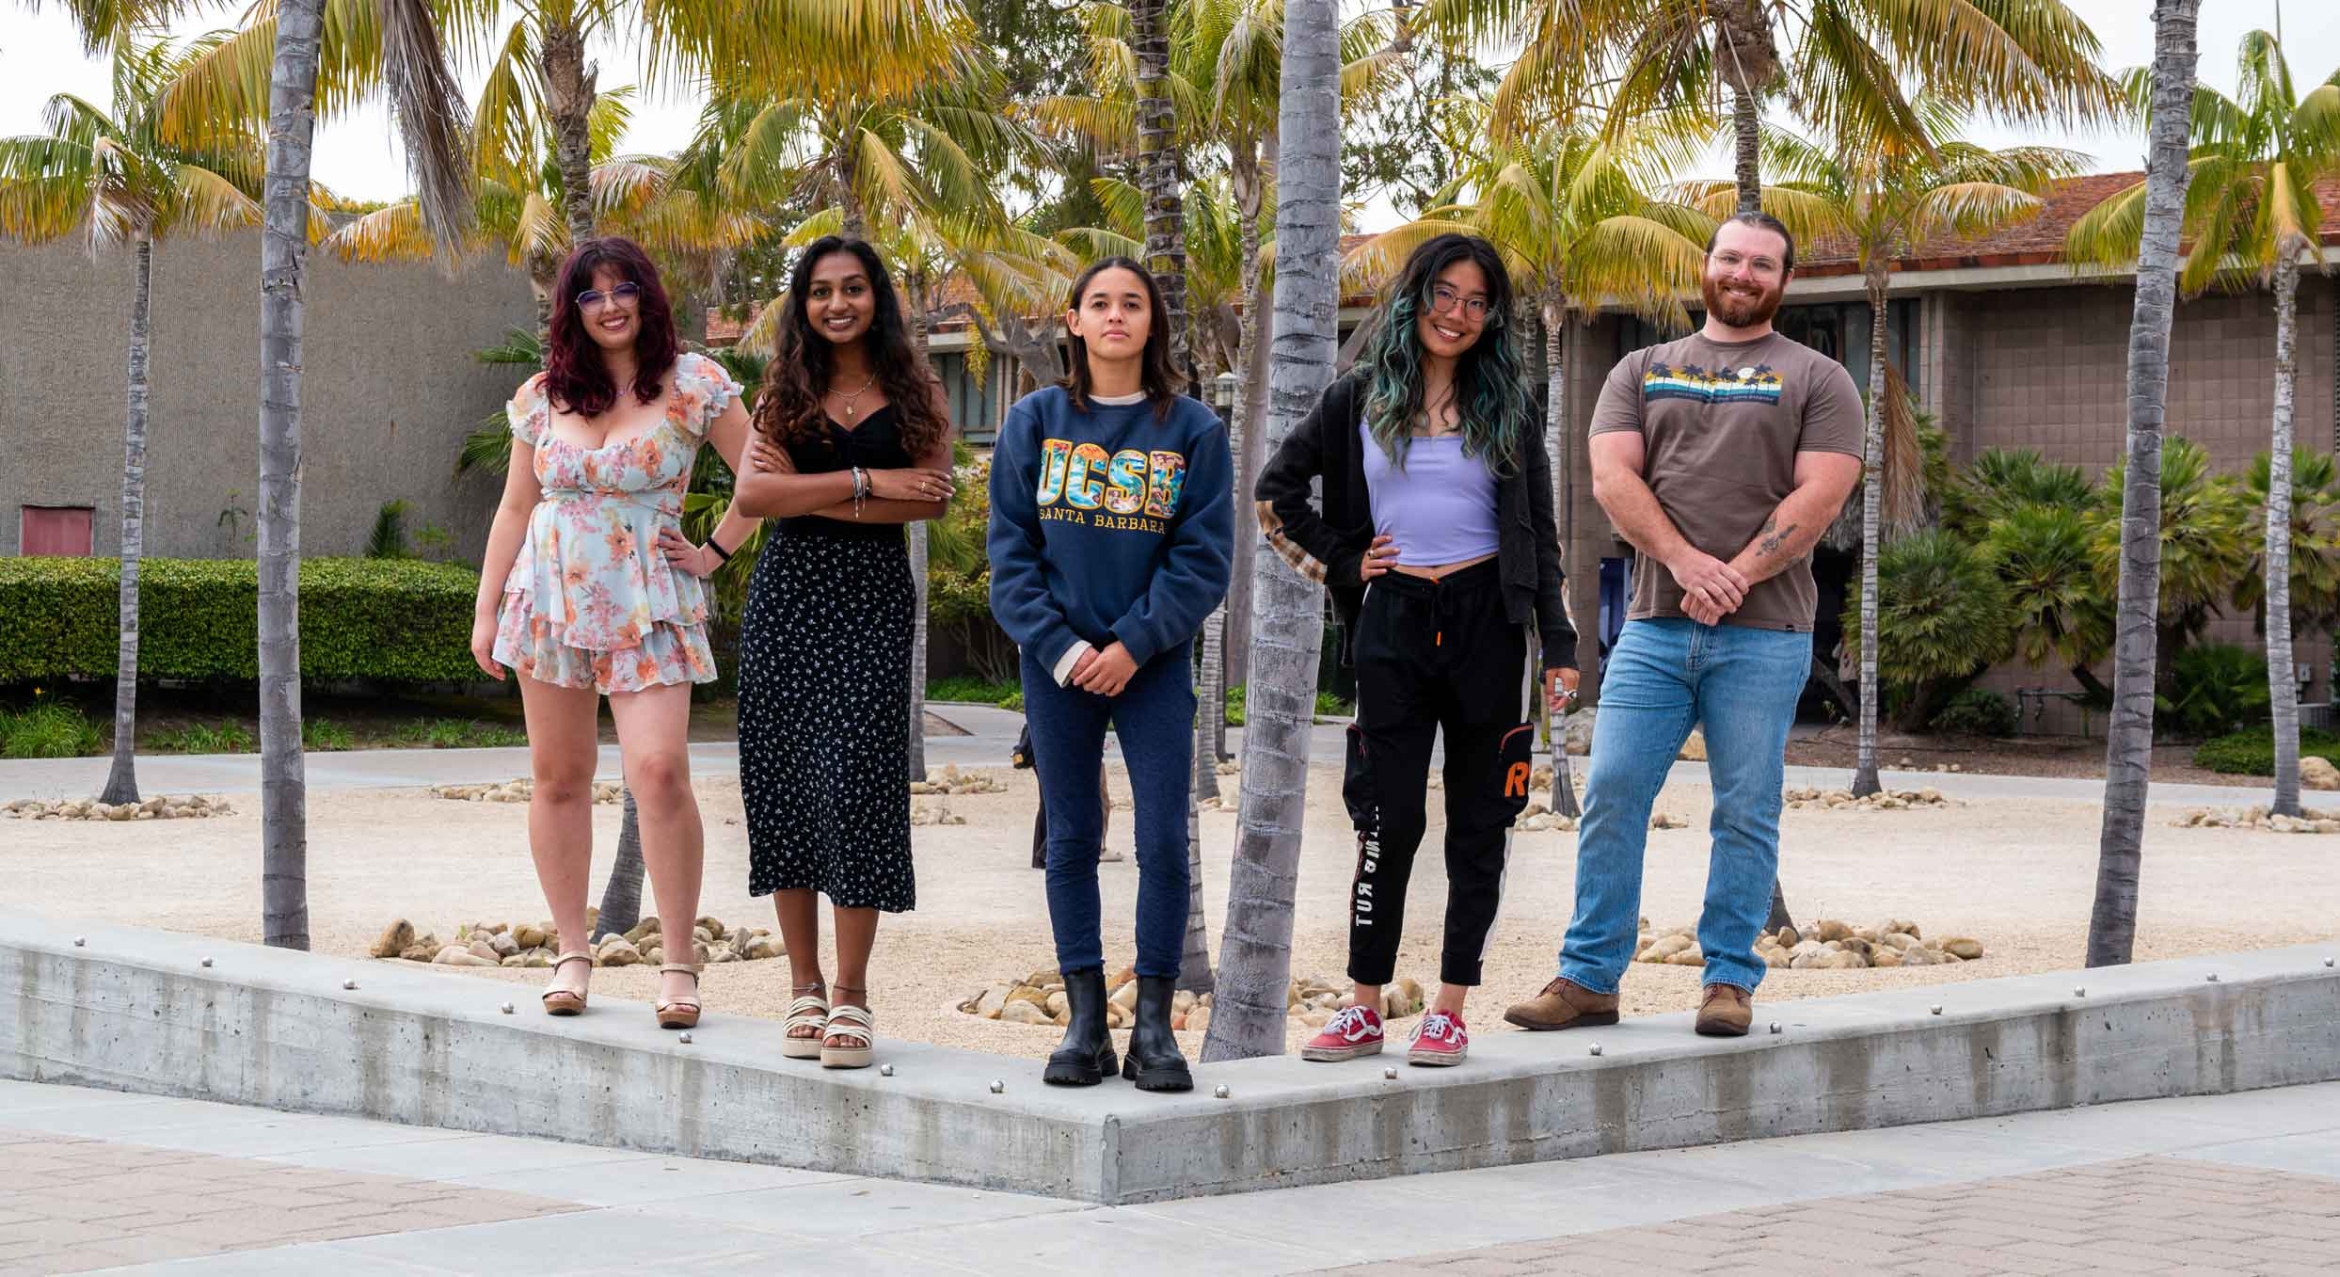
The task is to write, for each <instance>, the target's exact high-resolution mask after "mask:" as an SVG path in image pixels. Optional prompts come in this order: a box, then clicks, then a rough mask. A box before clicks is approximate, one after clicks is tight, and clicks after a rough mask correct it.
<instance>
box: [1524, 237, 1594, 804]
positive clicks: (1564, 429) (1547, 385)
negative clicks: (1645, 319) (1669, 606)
mask: <svg viewBox="0 0 2340 1277" xmlns="http://www.w3.org/2000/svg"><path fill="white" fill-rule="evenodd" d="M1543 319H1544V378H1545V380H1544V455H1545V456H1547V457H1550V458H1552V476H1553V478H1552V489H1553V491H1552V508H1553V509H1555V510H1559V511H1562V512H1563V514H1564V516H1567V517H1566V522H1567V524H1568V526H1567V527H1566V529H1565V530H1563V531H1562V532H1561V534H1560V553H1561V555H1562V557H1563V558H1565V557H1567V555H1568V554H1569V553H1570V552H1571V551H1573V550H1574V549H1575V548H1576V540H1575V535H1574V534H1575V531H1576V528H1575V522H1576V521H1575V519H1574V518H1573V516H1574V514H1575V513H1576V512H1575V511H1573V510H1570V509H1569V508H1568V498H1569V496H1570V495H1572V494H1573V492H1574V490H1575V485H1574V484H1572V483H1571V482H1570V481H1569V461H1570V457H1569V455H1568V432H1569V422H1568V344H1567V327H1568V290H1567V288H1566V287H1565V286H1564V285H1563V284H1562V283H1561V281H1560V280H1557V279H1555V280H1553V281H1552V282H1551V283H1550V284H1548V285H1546V286H1545V288H1544V298H1543ZM1565 566H1566V569H1567V570H1568V571H1569V572H1574V571H1575V570H1576V564H1574V563H1568V564H1566V565H1565ZM1592 641H1594V642H1598V641H1599V640H1598V639H1594V640H1592ZM1577 646H1578V647H1579V648H1582V647H1583V646H1584V643H1583V642H1579V643H1578V645H1577ZM1536 712H1537V713H1538V714H1540V715H1542V716H1543V718H1544V722H1545V736H1546V738H1547V739H1549V740H1550V741H1551V742H1552V802H1551V808H1552V810H1553V811H1555V812H1558V813H1559V814H1560V815H1563V816H1577V815H1581V814H1583V813H1582V812H1581V811H1580V810H1579V809H1578V807H1577V805H1576V780H1575V778H1574V777H1573V776H1570V775H1569V774H1568V743H1567V741H1566V739H1565V737H1566V736H1567V734H1568V728H1567V725H1566V723H1565V721H1564V720H1563V719H1561V718H1555V717H1553V715H1552V707H1551V703H1550V702H1549V701H1547V700H1546V699H1545V698H1544V697H1543V696H1541V695H1538V696H1537V697H1536Z"/></svg>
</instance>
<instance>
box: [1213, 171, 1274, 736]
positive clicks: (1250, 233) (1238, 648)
mask: <svg viewBox="0 0 2340 1277" xmlns="http://www.w3.org/2000/svg"><path fill="white" fill-rule="evenodd" d="M1229 168H1230V173H1229V181H1230V184H1231V186H1232V188H1233V191H1234V195H1235V212H1236V216H1237V217H1238V218H1239V219H1240V221H1241V224H1242V243H1243V258H1242V266H1241V268H1240V273H1239V274H1238V276H1237V287H1239V288H1240V289H1241V290H1242V294H1243V309H1242V312H1241V313H1240V314H1239V315H1238V316H1237V322H1236V329H1235V332H1236V336H1235V366H1234V368H1233V369H1232V370H1231V371H1233V372H1234V374H1235V403H1234V405H1233V407H1232V408H1231V409H1230V410H1229V412H1228V417H1227V435H1228V446H1229V447H1230V449H1232V451H1233V452H1234V454H1235V509H1236V510H1237V512H1238V513H1237V516H1236V519H1235V560H1234V564H1233V568H1234V571H1233V574H1232V580H1231V583H1230V584H1229V586H1228V589H1227V658H1226V671H1227V673H1226V679H1225V681H1226V682H1227V683H1241V682H1243V681H1244V680H1245V679H1246V678H1248V677H1249V676H1250V671H1251V558H1252V555H1253V554H1254V553H1255V552H1256V551H1257V549H1258V546H1259V529H1258V527H1257V526H1256V525H1255V522H1254V521H1253V520H1251V519H1249V518H1246V517H1244V516H1243V514H1242V513H1241V512H1244V511H1248V510H1250V509H1251V485H1252V484H1253V483H1254V482H1255V481H1256V480H1257V479H1258V476H1259V464H1260V460H1262V459H1264V458H1254V456H1253V455H1252V454H1253V453H1254V452H1256V451H1258V450H1257V449H1256V448H1254V447H1253V444H1254V443H1255V442H1256V440H1255V436H1257V435H1258V433H1259V420H1258V416H1257V414H1256V412H1255V411H1254V405H1253V396H1252V393H1251V392H1252V388H1253V386H1254V384H1255V382H1256V379H1257V376H1258V372H1259V367H1258V364H1259V360H1258V358H1257V354H1258V350H1259V340H1260V334H1261V333H1262V332H1263V331H1265V328H1264V322H1263V321H1264V320H1265V319H1266V316H1265V315H1263V314H1261V312H1262V311H1263V310H1265V309H1266V308H1267V289H1266V287H1265V285H1264V283H1263V282H1262V279H1261V276H1262V273H1263V272H1262V271H1261V270H1260V267H1259V230H1260V228H1259V222H1260V217H1261V214H1262V210H1263V208H1264V206H1265V204H1266V198H1265V197H1266V184H1265V183H1264V182H1263V181H1262V180H1261V174H1260V168H1259V141H1258V139H1256V138H1243V139H1240V140H1239V141H1238V142H1237V143H1236V145H1235V146H1234V147H1233V160H1232V162H1231V164H1230V166H1229ZM1220 708H1221V711H1222V712H1221V714H1220V716H1219V719H1218V723H1219V729H1218V731H1217V733H1216V734H1215V738H1214V739H1215V740H1216V742H1217V748H1218V751H1219V756H1220V757H1222V758H1224V757H1226V754H1227V720H1226V714H1225V712H1224V710H1225V706H1224V705H1222V706H1221V707H1220Z"/></svg>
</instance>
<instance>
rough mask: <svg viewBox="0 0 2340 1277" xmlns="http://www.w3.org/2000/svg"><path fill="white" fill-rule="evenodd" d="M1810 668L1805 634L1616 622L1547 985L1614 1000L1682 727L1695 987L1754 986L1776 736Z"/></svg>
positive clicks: (1772, 849) (1774, 843)
mask: <svg viewBox="0 0 2340 1277" xmlns="http://www.w3.org/2000/svg"><path fill="white" fill-rule="evenodd" d="M1811 666H1812V636H1811V635H1810V634H1798V633H1793V632H1790V631H1786V630H1759V629H1754V628H1751V627H1748V626H1743V625H1719V626H1717V625H1700V624H1698V623H1697V622H1695V621H1688V620H1681V619H1678V618H1666V619H1657V620H1646V621H1628V622H1626V624H1625V630H1624V633H1623V634H1621V635H1620V636H1619V637H1618V639H1617V646H1616V648H1615V650H1613V651H1612V652H1611V653H1610V654H1609V663H1608V666H1607V668H1606V669H1604V670H1603V671H1602V674H1601V700H1600V711H1599V715H1598V717H1596V718H1595V719H1594V720H1593V743H1592V770H1591V774H1590V775H1589V776H1588V777H1587V779H1586V780H1585V797H1584V820H1583V823H1582V825H1581V826H1580V827H1579V829H1578V831H1577V835H1576V916H1575V917H1574V918H1573V919H1572V920H1571V921H1570V922H1569V924H1568V936H1567V939H1565V940H1563V941H1562V942H1561V945H1560V976H1561V978H1562V979H1564V980H1568V981H1569V982H1571V983H1574V984H1577V985H1581V986H1582V987H1584V988H1587V989H1590V990H1592V991H1593V992H1595V993H1615V992H1616V991H1617V986H1618V984H1619V982H1620V981H1622V980H1623V979H1624V977H1625V964H1626V963H1628V962H1631V961H1632V960H1633V942H1634V935H1635V932H1636V930H1637V924H1638V921H1639V918H1640V914H1641V860H1642V851H1643V848H1644V844H1646V843H1647V842H1648V839H1649V809H1650V805H1651V804H1652V803H1654V802H1655V801H1656V800H1657V793H1658V789H1659V787H1660V786H1662V785H1664V784H1665V780H1666V773H1667V772H1668V771H1671V770H1672V769H1673V766H1674V756H1675V755H1676V754H1678V753H1680V752H1681V749H1682V742H1683V741H1684V740H1686V739H1688V737H1689V735H1690V729H1691V727H1692V726H1694V725H1698V724H1703V725H1704V726H1705V729H1706V761H1707V768H1708V770H1709V772H1710V773H1711V774H1712V776H1713V782H1714V819H1713V821H1712V822H1711V824H1710V825H1709V831H1710V832H1711V834H1712V835H1713V838H1714V849H1713V852H1712V853H1711V855H1710V858H1709V859H1708V861H1707V869H1706V905H1705V909H1704V911H1703V912H1702V913H1701V914H1700V915H1699V918H1698V947H1699V949H1700V951H1701V952H1703V953H1704V954H1705V955H1706V970H1705V975H1704V983H1707V984H1729V985H1736V986H1738V987H1739V988H1742V989H1748V990H1752V989H1754V988H1755V986H1756V985H1758V984H1761V983H1762V982H1763V972H1764V964H1763V962H1762V960H1761V959H1759V958H1757V957H1756V956H1755V935H1756V933H1757V932H1758V931H1760V930H1762V928H1763V921H1764V918H1765V916H1766V915H1767V914H1768V913H1769V912H1770V909H1771V887H1772V883H1773V881H1774V880H1775V879H1776V878H1778V876H1779V806H1780V784H1781V782H1782V780H1783V779H1784V777H1783V774H1782V773H1783V771H1784V768H1785V764H1786V754H1787V735H1788V727H1789V725H1790V724H1792V723H1793V722H1794V721H1795V715H1796V700H1797V698H1798V697H1799V696H1801V695H1802V694H1803V690H1804V680H1805V679H1806V678H1807V677H1809V676H1810V673H1811Z"/></svg>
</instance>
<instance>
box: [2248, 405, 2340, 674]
mask: <svg viewBox="0 0 2340 1277" xmlns="http://www.w3.org/2000/svg"><path fill="white" fill-rule="evenodd" d="M2273 471H2274V458H2273V457H2272V456H2271V455H2269V454H2268V453H2264V452H2262V453H2260V454H2259V455H2258V456H2256V457H2254V458H2252V460H2251V468H2250V470H2249V471H2248V472H2247V473H2245V474H2244V475H2243V476H2242V478H2241V489H2242V492H2243V493H2244V494H2245V495H2246V499H2247V500H2248V501H2249V502H2250V503H2251V504H2253V505H2256V506H2258V507H2259V508H2260V509H2262V510H2263V509H2266V508H2268V507H2269V506H2271V505H2273V504H2274V502H2273V500H2272V498H2271V496H2270V492H2269V490H2270V489H2271V488H2272V487H2273V482H2274V474H2273ZM2291 477H2292V481H2291V503H2290V504H2291V527H2290V530H2289V532H2288V534H2287V536H2286V543H2287V546H2288V548H2289V551H2290V553H2289V554H2288V555H2287V556H2286V557H2287V558H2288V559H2289V560H2290V565H2291V570H2290V572H2289V573H2288V574H2287V576H2288V584H2287V588H2288V592H2289V594H2290V599H2291V625H2292V629H2293V632H2294V633H2297V632H2298V631H2299V630H2300V629H2302V628H2316V629H2322V630H2324V631H2326V632H2329V631H2330V630H2331V629H2332V627H2333V625H2334V624H2335V623H2336V622H2340V466H2335V464H2334V462H2333V459H2332V455H2331V454H2330V453H2327V452H2318V451H2316V450H2314V449H2312V448H2301V449H2299V450H2297V451H2296V452H2294V453H2293V454H2292V461H2291ZM2234 605H2235V607H2236V608H2238V609H2240V610H2243V611H2248V612H2256V613H2259V614H2260V624H2261V625H2262V626H2264V625H2266V624H2267V622H2266V619H2265V609H2266V607H2267V606H2268V598H2267V565H2266V563H2265V561H2264V558H2263V557H2262V558H2261V560H2260V561H2258V562H2254V563H2253V564H2251V566H2250V569H2249V570H2248V571H2245V572H2244V573H2243V574H2242V575H2241V576H2240V577H2238V578H2236V580H2235V583H2234Z"/></svg>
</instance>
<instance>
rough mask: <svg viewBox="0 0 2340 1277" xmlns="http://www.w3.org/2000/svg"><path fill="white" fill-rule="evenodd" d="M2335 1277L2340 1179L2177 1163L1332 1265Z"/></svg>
mask: <svg viewBox="0 0 2340 1277" xmlns="http://www.w3.org/2000/svg"><path fill="white" fill-rule="evenodd" d="M1816 1270H1817V1271H1828V1272H1848V1273H1860V1274H1862V1275H1863V1277H1980V1275H1981V1274H1990V1273H2024V1274H2059V1275H2060V1274H2098V1273H2101V1274H2108V1275H2110V1274H2119V1275H2120V1277H2134V1275H2136V1274H2157V1275H2168V1277H2177V1275H2179V1274H2185V1275H2188V1277H2191V1275H2193V1274H2254V1275H2258V1274H2263V1275H2265V1277H2290V1275H2291V1274H2300V1275H2302V1277H2306V1275H2307V1274H2316V1275H2317V1277H2330V1275H2331V1274H2332V1273H2334V1272H2340V1180H2332V1179H2324V1178H2320V1177H2317V1176H2312V1175H2292V1174H2286V1173H2284V1172H2281V1171H2266V1170H2257V1169H2252V1168H2249V1167H2241V1166H2229V1165H2224V1164H2221V1163H2216V1162H2204V1161H2192V1160H2188V1159H2186V1158H2182V1157H2134V1158H2125V1159H2122V1160H2120V1161H2112V1162H2098V1163H2094V1164H2091V1165H2086V1166H2075V1167H2071V1168H2068V1169H2064V1170H2055V1171H2043V1172H2040V1173H2038V1174H2033V1175H2019V1176H2007V1177H2003V1178H1999V1179H1986V1180H1977V1181H1974V1182H1970V1183H1959V1184H1941V1185H1935V1186H1932V1187H1928V1188H1918V1189H1909V1190H1906V1191H1903V1192H1894V1193H1873V1194H1866V1195H1861V1196H1851V1197H1831V1198H1822V1199H1818V1200H1811V1201H1802V1202H1792V1203H1787V1204H1784V1205H1778V1206H1765V1207H1759V1208H1756V1209H1751V1210H1742V1211H1733V1212H1731V1213H1729V1214H1722V1215H1704V1216H1699V1217H1696V1218H1692V1219H1683V1220H1677V1221H1675V1222H1673V1223H1670V1224H1658V1225H1653V1226H1650V1227H1644V1228H1618V1229H1611V1230H1608V1231H1605V1232H1592V1233H1577V1234H1573V1235H1570V1236H1566V1237H1554V1238H1550V1239H1548V1240H1545V1241H1536V1242H1520V1243H1516V1244H1512V1245H1505V1246H1489V1247H1485V1248H1482V1249H1479V1250H1468V1251H1456V1252H1452V1253H1449V1254H1442V1255H1424V1256H1420V1257H1417V1258H1414V1259H1407V1260H1401V1261H1396V1262H1390V1263H1378V1264H1366V1265H1361V1266H1353V1267H1347V1268H1341V1269H1338V1270H1337V1271H1338V1272H1339V1274H1340V1277H1401V1275H1402V1277H1525V1275H1526V1274H1531V1273H1572V1274H1581V1273H1602V1272H1610V1273H1630V1274H1633V1277H1655V1275H1656V1274H1663V1273H1719V1272H1731V1273H1740V1272H1746V1273H1786V1272H1812V1271H1816Z"/></svg>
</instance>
